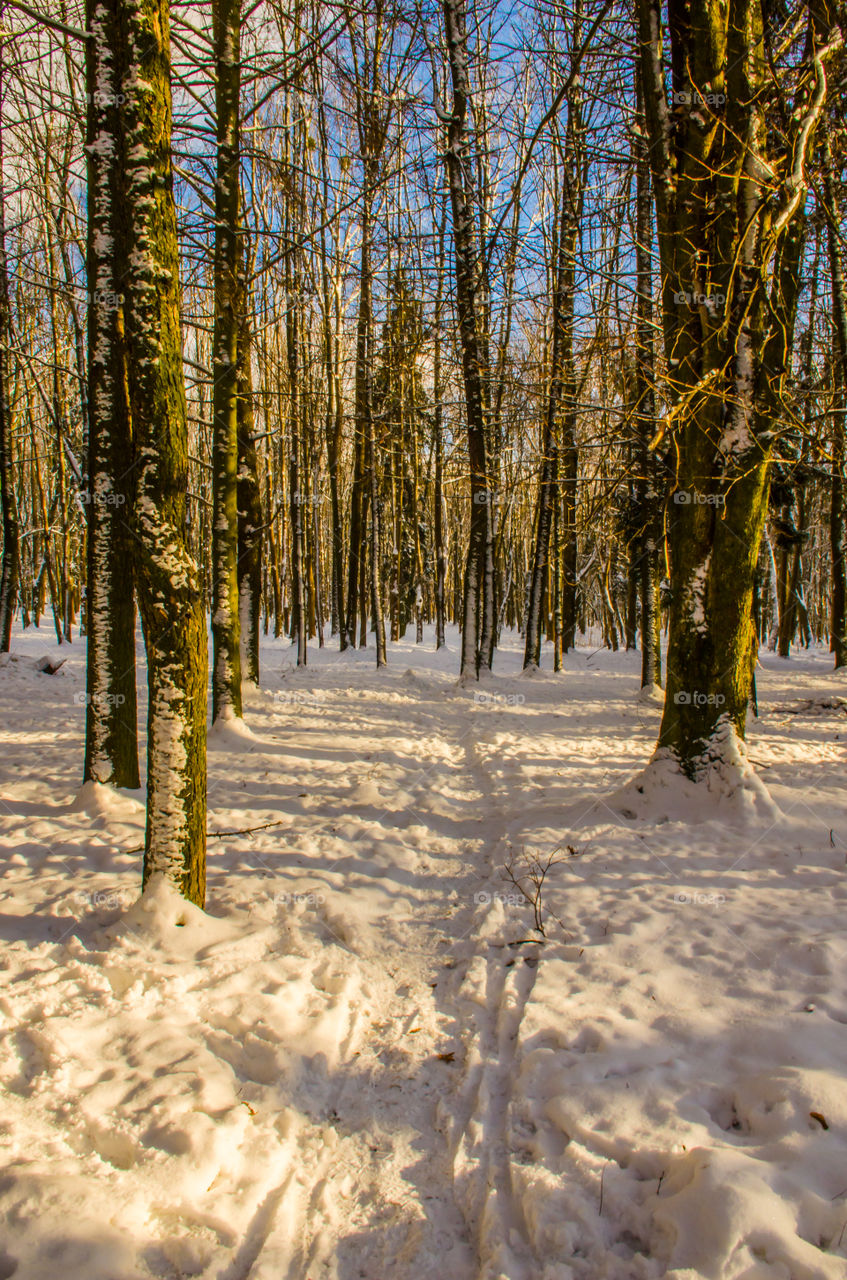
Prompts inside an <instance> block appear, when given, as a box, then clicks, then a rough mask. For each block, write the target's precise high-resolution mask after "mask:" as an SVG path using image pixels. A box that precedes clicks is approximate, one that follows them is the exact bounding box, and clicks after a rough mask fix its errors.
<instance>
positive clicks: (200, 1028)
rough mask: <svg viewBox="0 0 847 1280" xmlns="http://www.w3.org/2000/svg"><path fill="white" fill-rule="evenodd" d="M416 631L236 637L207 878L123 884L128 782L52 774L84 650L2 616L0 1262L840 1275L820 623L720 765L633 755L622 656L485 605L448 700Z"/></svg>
mask: <svg viewBox="0 0 847 1280" xmlns="http://www.w3.org/2000/svg"><path fill="white" fill-rule="evenodd" d="M448 641H449V645H448V648H447V650H442V651H441V652H440V653H438V654H436V653H435V652H434V637H433V635H432V632H431V629H427V633H426V641H425V644H424V645H422V646H415V644H414V643H413V639H412V638H410V639H409V640H407V641H404V642H402V643H401V644H399V645H392V646H391V647H390V650H389V663H390V665H389V668H388V670H386V671H383V672H381V673H379V674H377V672H376V671H375V669H374V655H373V650H370V651H367V652H359V651H348V652H347V653H346V654H344V655H340V654H338V653H337V652H336V651H335V649H334V648H329V647H327V648H326V649H323V650H319V649H318V648H317V646H315V647H314V648H313V650H312V654H311V659H310V661H311V664H312V665H310V666H309V667H308V668H307V669H305V670H303V669H297V668H296V667H294V665H293V657H292V651H291V650H290V648H289V646H288V645H287V644H283V643H282V642H272V643H269V644H265V645H263V652H262V661H263V687H262V689H260V690H256V689H253V688H251V687H249V686H248V687H246V690H245V693H246V698H245V728H244V729H243V730H242V727H241V726H240V725H238V724H237V723H235V722H233V721H228V722H227V723H226V724H224V725H221V726H220V728H219V729H217V730H216V732H215V736H214V738H213V740H212V741H213V746H214V749H213V750H211V751H210V753H209V769H210V793H209V801H210V803H209V830H210V832H211V833H212V834H211V835H210V839H209V869H208V871H209V874H208V899H207V910H206V912H201V911H199V910H198V909H197V908H196V907H193V906H191V905H190V904H187V903H186V902H184V901H183V900H182V899H181V898H180V897H179V896H178V895H177V894H176V893H175V892H174V890H173V888H172V887H171V886H170V885H169V884H168V883H167V881H166V880H165V879H164V878H163V877H154V878H153V879H152V880H151V882H150V884H149V885H148V887H147V890H146V892H145V893H144V895H143V896H141V895H140V892H139V890H140V870H141V852H140V845H141V844H142V843H143V838H144V831H143V825H144V812H143V806H142V803H141V802H143V798H144V796H143V792H142V791H139V792H135V793H127V792H116V791H115V790H114V789H113V788H109V787H104V786H100V785H99V784H89V785H88V786H86V787H85V788H83V789H82V790H80V786H79V776H80V773H81V765H82V735H83V731H84V718H85V708H84V706H83V705H81V704H80V701H79V700H78V697H76V696H75V695H78V694H79V692H80V690H82V689H84V647H83V645H81V644H77V643H75V644H74V645H73V646H72V647H71V646H68V645H63V646H62V647H61V650H59V649H56V648H55V646H54V645H52V644H51V642H50V640H49V637H48V633H47V632H46V631H42V632H41V633H38V632H36V631H34V630H32V629H30V631H28V632H27V633H25V634H21V633H20V632H16V634H15V636H14V638H13V646H14V652H13V655H12V657H11V658H9V659H7V660H5V661H3V662H2V663H0V743H2V745H0V769H2V774H3V779H2V796H3V799H2V802H0V814H1V815H2V818H0V847H2V851H3V854H4V855H5V856H4V858H3V863H2V866H3V874H2V880H0V899H2V902H1V903H0V930H2V936H3V938H4V941H5V948H4V952H3V956H2V961H0V963H1V964H2V966H3V969H4V973H3V984H2V992H0V1028H2V1042H0V1085H1V1086H2V1089H3V1107H2V1123H1V1124H0V1143H2V1150H3V1165H4V1176H3V1179H2V1180H0V1215H2V1217H3V1218H4V1220H5V1222H6V1230H5V1231H4V1232H3V1233H2V1237H0V1238H2V1241H3V1244H2V1249H0V1275H2V1276H9V1277H12V1276H15V1277H19V1278H20V1280H47V1278H48V1277H49V1278H50V1280H54V1278H55V1277H56V1276H57V1275H60V1276H62V1277H63V1280H142V1278H143V1280H148V1278H149V1277H163V1278H167V1280H177V1277H188V1276H192V1277H200V1278H201V1280H271V1277H273V1280H279V1278H280V1277H286V1278H290V1280H319V1278H322V1280H323V1278H330V1277H331V1278H333V1280H349V1278H352V1277H357V1276H359V1277H366V1278H367V1280H386V1278H387V1277H389V1276H390V1277H392V1280H395V1278H396V1280H423V1278H424V1277H430V1276H436V1275H437V1276H439V1277H442V1278H443V1280H477V1278H486V1280H653V1278H654V1277H655V1278H657V1280H658V1278H659V1277H665V1276H668V1277H671V1280H698V1278H699V1277H703V1278H704V1280H786V1277H791V1278H792V1280H812V1278H814V1280H836V1278H838V1280H843V1277H845V1275H847V1261H845V1260H847V1091H845V1088H844V1063H845V1061H847V937H845V933H844V925H843V921H844V908H845V898H847V884H845V879H844V877H845V850H847V802H845V796H844V788H843V769H844V765H843V760H844V738H845V734H847V725H845V710H847V702H845V696H844V695H845V685H844V681H843V679H839V678H838V677H836V676H834V675H833V674H832V672H831V670H830V666H831V657H830V655H829V654H828V653H825V652H823V651H822V650H814V651H811V652H810V653H808V654H807V653H803V654H802V655H801V656H799V657H795V658H792V659H791V660H790V661H788V662H786V661H782V660H779V659H777V658H775V657H774V656H772V655H770V654H765V653H763V654H762V657H761V663H762V667H761V669H760V670H759V672H758V674H757V685H758V692H759V701H760V710H761V716H760V719H759V720H753V719H752V718H751V721H750V727H749V732H748V748H747V752H746V753H744V752H743V751H741V750H740V749H739V751H738V753H737V758H734V759H733V760H732V761H731V762H730V766H729V767H730V771H731V772H732V771H734V777H735V782H736V783H737V787H736V790H735V791H733V789H732V788H731V787H730V788H728V787H727V786H726V785H725V783H726V779H725V778H723V779H721V778H717V779H714V780H712V781H714V786H713V787H711V789H710V779H706V780H705V782H704V785H702V786H699V787H695V786H694V784H692V783H689V782H686V781H685V780H683V779H680V778H679V777H678V776H676V775H675V774H674V771H673V767H672V762H669V761H667V760H663V759H662V758H659V759H657V760H654V761H653V762H652V763H648V762H649V761H650V757H651V753H652V750H653V745H654V743H655V738H656V733H657V728H658V721H659V717H660V714H661V705H660V703H659V702H658V701H657V699H656V696H655V694H653V695H651V696H646V697H645V696H643V695H641V693H640V690H639V674H640V658H639V656H638V655H636V654H633V653H630V654H627V653H617V654H611V653H608V652H606V651H604V650H597V649H596V648H590V647H588V646H587V644H586V646H585V647H582V648H580V649H578V650H577V651H576V653H574V654H572V655H569V656H568V657H567V659H566V661H565V671H564V672H563V673H561V674H559V675H554V674H553V673H552V672H551V671H550V670H549V666H550V655H549V649H547V650H545V653H544V665H543V667H542V669H541V670H540V671H536V672H535V673H534V674H533V675H532V678H531V679H526V678H524V677H523V675H522V674H521V670H520V667H521V657H522V644H521V641H520V639H519V638H518V637H516V636H512V637H509V636H507V637H505V638H504V647H503V649H501V650H500V651H499V652H498V654H497V656H496V659H495V674H494V675H493V676H491V677H488V678H487V679H486V682H485V689H484V694H485V697H484V698H482V699H480V698H479V697H478V696H475V695H478V694H479V689H478V686H476V684H475V682H474V683H471V684H468V685H467V686H466V687H462V686H461V685H460V683H459V682H458V680H457V675H456V666H457V660H456V653H457V652H458V648H459V639H458V636H457V635H456V633H455V632H451V633H450V634H449V636H448ZM45 654H47V655H48V656H50V657H51V658H53V659H58V658H67V661H66V662H65V664H64V666H63V667H62V668H61V669H60V670H59V671H58V672H57V673H56V674H55V675H49V674H47V673H46V672H39V671H37V670H36V661H37V659H39V658H40V657H42V656H43V655H45ZM140 684H141V685H142V687H143V681H141V682H140ZM144 720H145V716H144V709H143V707H142V708H140V714H139V722H140V724H142V725H143V723H144ZM753 769H755V770H756V771H757V774H756V775H754V773H753ZM765 781H766V783H767V790H765V787H764V782H765ZM639 788H641V789H640V790H639ZM247 828H261V829H255V830H252V831H250V832H248V833H245V829H247ZM548 861H549V863H550V865H549V867H548V869H547V871H546V876H545V880H544V886H543V889H542V893H541V900H540V912H541V918H542V922H543V924H544V929H545V936H541V935H540V934H539V933H538V932H537V931H535V930H534V928H533V924H534V913H533V910H532V908H531V907H530V905H529V904H528V903H527V902H526V900H525V898H524V897H523V895H522V893H521V890H520V888H519V887H518V885H516V884H515V883H514V880H513V879H509V878H508V876H507V875H506V872H505V868H506V866H507V865H509V866H510V867H511V870H512V876H513V877H514V879H517V881H518V882H519V884H520V885H523V887H524V889H525V890H528V891H529V893H530V895H531V894H532V892H533V887H532V881H531V875H532V872H533V868H535V870H536V873H537V869H538V867H544V866H546V864H547V863H548Z"/></svg>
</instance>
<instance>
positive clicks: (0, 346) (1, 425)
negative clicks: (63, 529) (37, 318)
mask: <svg viewBox="0 0 847 1280" xmlns="http://www.w3.org/2000/svg"><path fill="white" fill-rule="evenodd" d="M4 16H5V7H4V6H3V5H2V4H0V28H2V30H0V508H2V517H3V561H2V568H0V653H8V652H9V649H10V648H11V644H12V619H13V617H14V611H15V601H16V598H17V592H18V576H19V572H20V545H19V536H18V514H17V506H16V503H15V491H14V483H13V477H12V422H11V405H10V403H9V347H10V342H9V337H10V325H9V268H8V263H7V259H6V216H5V189H4V187H5V184H4V181H3V179H4V169H3V136H4V128H3V123H4V122H3V116H4V110H5V87H6V75H5V71H6V38H7V37H6V32H5V24H4V21H3V19H4Z"/></svg>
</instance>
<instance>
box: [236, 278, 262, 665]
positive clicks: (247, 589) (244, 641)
mask: <svg viewBox="0 0 847 1280" xmlns="http://www.w3.org/2000/svg"><path fill="white" fill-rule="evenodd" d="M242 261H244V258H243V257H242ZM246 275H247V272H246V269H245V270H244V272H243V276H242V280H241V287H240V300H239V327H238V406H237V408H238V486H237V498H238V570H237V574H238V613H239V639H240V644H241V674H242V677H243V678H244V679H246V680H249V681H250V683H251V684H256V685H257V684H258V683H259V624H260V614H261V608H262V546H263V543H262V527H263V517H262V489H261V485H260V483H259V457H258V453H257V451H256V441H255V427H254V421H253V363H252V357H253V351H252V341H251V326H250V306H249V291H248V288H247V280H246Z"/></svg>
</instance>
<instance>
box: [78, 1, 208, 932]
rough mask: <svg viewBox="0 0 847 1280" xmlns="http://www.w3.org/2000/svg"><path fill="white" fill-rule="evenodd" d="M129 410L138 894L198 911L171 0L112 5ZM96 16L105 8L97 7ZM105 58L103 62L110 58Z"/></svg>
mask: <svg viewBox="0 0 847 1280" xmlns="http://www.w3.org/2000/svg"><path fill="white" fill-rule="evenodd" d="M109 4H110V5H111V6H112V7H113V8H112V11H113V12H114V13H115V15H116V18H117V24H116V25H117V30H116V31H115V33H114V36H115V38H114V39H113V40H109V41H108V46H109V47H110V48H111V50H112V55H113V57H114V59H115V64H116V66H115V69H116V76H115V82H116V83H117V84H118V85H119V86H120V90H121V95H122V96H123V101H122V102H119V104H118V124H119V136H120V143H121V147H120V156H119V159H118V172H119V175H120V200H119V203H118V205H117V208H116V213H117V222H118V234H117V235H116V237H115V245H114V252H115V261H116V262H117V263H120V264H121V266H122V268H123V271H124V283H123V285H122V291H123V292H124V294H125V297H126V349H127V361H126V368H127V384H128V388H129V404H130V415H131V423H132V431H133V434H134V439H135V444H136V453H137V457H138V488H137V501H136V510H135V534H136V538H137V545H136V571H137V586H138V598H139V605H140V609H141V618H142V624H143V627H144V639H145V642H146V646H147V669H148V688H149V703H148V715H147V830H146V836H145V849H144V882H145V884H146V883H147V882H148V881H149V880H150V878H151V876H154V875H159V874H162V875H164V876H165V877H166V878H167V879H168V880H170V881H171V882H172V883H174V884H175V885H176V886H177V887H178V888H179V890H180V891H181V892H182V894H183V895H184V896H185V897H187V898H189V899H190V900H191V901H192V902H194V903H196V904H197V905H198V906H201V907H202V906H203V903H204V899H205V882H206V699H207V676H208V654H207V643H206V621H205V615H204V609H203V597H202V591H201V581H200V574H199V571H198V567H197V565H196V563H195V562H194V560H193V558H192V556H191V553H190V550H189V545H188V531H187V528H186V493H187V489H188V427H187V420H186V404H185V387H184V383H183V375H182V338H181V333H180V311H179V304H180V295H179V255H178V246H177V235H176V210H175V207H174V199H173V175H172V171H171V88H170V30H169V23H168V4H167V0H109ZM99 7H100V9H101V10H103V9H105V8H106V4H105V3H104V2H103V0H101V4H100V6H99ZM105 47H106V45H105V44H104V49H103V50H101V55H100V56H101V57H102V56H103V53H104V52H105Z"/></svg>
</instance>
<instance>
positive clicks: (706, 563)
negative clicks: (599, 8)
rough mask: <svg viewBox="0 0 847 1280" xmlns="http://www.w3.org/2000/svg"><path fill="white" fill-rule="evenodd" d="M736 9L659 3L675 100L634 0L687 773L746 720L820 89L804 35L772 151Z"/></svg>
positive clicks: (672, 670)
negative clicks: (672, 469) (660, 338)
mask: <svg viewBox="0 0 847 1280" xmlns="http://www.w3.org/2000/svg"><path fill="white" fill-rule="evenodd" d="M731 14H732V16H731V17H730V11H729V10H726V9H719V8H717V7H715V6H714V4H713V3H712V2H711V0H694V2H693V3H692V5H691V6H690V7H689V8H687V9H685V10H684V11H682V10H680V11H679V12H677V11H676V10H673V11H672V13H671V21H670V24H669V30H668V35H669V39H670V63H671V68H672V81H671V91H672V94H673V99H674V104H675V107H674V112H673V116H671V112H670V110H669V107H668V101H667V96H666V87H665V83H666V82H665V65H664V62H663V55H662V9H661V5H660V4H659V0H638V20H639V37H640V41H641V46H642V50H643V56H642V68H641V69H642V80H643V89H644V99H645V108H646V115H647V122H648V130H649V138H650V157H651V166H652V176H653V190H654V196H655V200H656V208H657V221H658V231H659V247H660V256H661V263H662V303H663V307H662V310H663V328H664V337H665V350H666V356H667V360H668V365H669V369H670V372H671V378H672V393H673V407H672V410H671V413H670V416H669V418H668V420H667V422H666V428H667V429H668V430H673V431H675V433H676V448H677V450H678V457H679V467H678V475H677V492H676V493H675V494H674V499H675V502H674V504H673V508H672V518H671V520H670V527H669V551H670V564H671V606H670V635H669V645H668V659H667V665H668V681H667V696H666V700H665V709H664V715H663V718H662V726H661V732H660V737H659V747H660V748H663V749H665V750H667V751H668V752H670V754H671V755H672V757H673V758H674V759H675V760H676V761H677V763H678V764H679V767H680V768H681V770H682V771H683V772H684V773H685V774H686V775H687V776H689V777H691V778H693V779H698V778H700V777H702V776H703V775H704V774H705V773H706V772H707V771H708V770H709V769H710V768H711V767H712V766H718V767H719V768H720V769H726V768H734V767H735V761H736V760H737V751H736V748H735V746H734V743H735V742H738V741H739V740H743V737H744V732H745V721H746V715H747V707H748V703H749V700H750V694H751V688H752V681H753V672H754V668H755V663H756V653H757V651H756V637H755V628H754V625H753V619H752V602H753V585H754V577H755V572H756V564H757V561H758V553H759V542H760V539H761V536H762V529H763V526H764V520H765V513H766V507H767V487H768V467H769V461H770V456H771V449H772V442H773V438H774V434H775V432H776V431H777V430H778V427H779V419H780V402H781V397H782V389H783V384H784V378H785V370H786V364H787V359H788V353H789V352H790V349H791V348H790V344H791V341H792V334H793V314H794V308H795V307H796V292H797V288H798V273H797V271H796V270H795V267H796V264H797V262H798V260H799V248H800V241H801V236H800V231H799V216H800V215H801V214H802V207H803V199H804V195H805V190H806V181H805V177H804V176H803V164H804V160H805V149H806V148H807V147H808V146H809V144H810V139H811V138H812V136H813V133H814V126H815V122H816V119H817V116H818V115H819V113H820V110H821V109H822V106H823V101H824V98H825V90H826V77H825V74H824V67H823V62H822V59H821V55H820V54H819V53H818V52H817V50H816V49H815V48H814V45H813V41H812V40H811V39H810V48H811V49H813V50H814V53H813V56H814V61H815V75H814V77H813V78H812V80H811V86H812V87H811V90H810V91H809V92H810V94H811V96H810V97H806V96H803V97H801V99H800V101H798V103H797V104H796V106H797V113H798V114H797V121H798V123H797V124H796V125H795V138H794V141H793V143H792V148H791V153H790V154H789V156H788V157H787V158H785V157H779V156H770V155H768V144H769V143H771V142H772V137H771V135H769V133H768V132H767V130H766V128H765V121H764V116H763V105H762V98H763V95H764V92H765V86H766V76H767V74H768V62H767V57H766V55H765V49H764V38H763V30H764V23H765V15H764V14H763V12H762V7H761V0H739V4H738V5H736V6H735V7H734V8H733V9H732V11H731ZM810 35H811V33H810ZM806 83H807V84H808V83H809V82H808V81H807V82H806ZM805 92H806V91H805V89H804V94H805ZM707 97H708V101H707ZM711 102H720V111H719V112H715V111H714V110H713V109H712V107H711V105H710V103H711ZM801 120H802V121H803V125H802V127H801V125H800V123H799V122H800V121H801ZM774 165H775V166H776V170H774V168H773V166H774ZM774 171H778V172H782V173H785V174H786V178H785V181H784V182H782V183H781V184H780V187H779V190H778V193H777V195H776V197H774V196H773V195H772V194H771V193H770V189H769V187H768V186H767V185H766V179H765V174H767V173H769V172H774ZM798 173H799V176H798Z"/></svg>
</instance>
